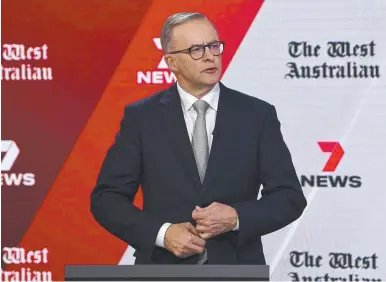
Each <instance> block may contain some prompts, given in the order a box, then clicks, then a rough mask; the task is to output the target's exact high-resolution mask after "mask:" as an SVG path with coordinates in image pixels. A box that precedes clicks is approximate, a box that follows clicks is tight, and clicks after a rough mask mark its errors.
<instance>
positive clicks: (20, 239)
mask: <svg viewBox="0 0 386 282" xmlns="http://www.w3.org/2000/svg"><path fill="white" fill-rule="evenodd" d="M2 9H3V14H2V16H3V21H2V27H3V28H2V33H3V34H2V61H1V64H2V65H1V79H2V82H1V83H2V94H3V95H2V104H3V107H2V127H3V130H2V142H1V151H2V163H1V165H2V173H1V184H2V187H1V194H2V198H1V204H2V205H1V210H2V218H1V219H2V234H1V235H2V273H1V275H2V279H4V280H7V279H8V280H10V279H11V278H15V279H19V280H25V281H28V280H32V279H33V278H36V277H41V278H44V277H45V278H47V279H48V278H51V279H55V280H59V279H63V273H64V272H63V271H64V266H65V265H66V264H133V263H134V258H133V257H132V253H133V249H132V248H131V247H130V246H128V245H127V244H126V243H124V242H122V241H120V240H118V239H117V238H115V237H114V236H112V235H110V234H109V233H107V232H106V231H105V230H103V229H102V228H101V227H100V226H99V225H98V224H97V223H96V222H95V221H94V220H93V218H92V216H91V214H90V212H89V195H90V192H91V190H92V189H93V187H94V185H95V180H96V177H97V174H98V172H99V168H100V165H101V162H102V160H103V158H104V156H105V153H106V150H107V149H108V147H109V146H110V145H111V144H112V142H113V140H114V137H115V133H116V131H117V130H118V128H119V122H120V120H121V118H122V115H123V108H124V106H125V105H126V104H128V103H132V102H134V101H137V100H138V99H141V98H144V97H146V96H149V95H151V94H153V93H154V92H156V91H158V90H160V89H164V88H166V87H168V86H170V85H171V84H172V83H174V81H175V79H174V76H173V75H172V74H171V73H170V71H169V70H168V69H167V68H166V66H165V63H164V62H163V60H162V53H161V51H160V41H159V36H160V30H161V26H162V24H163V21H164V20H165V19H166V17H167V16H169V15H170V14H172V13H175V12H179V11H199V12H203V13H205V14H207V15H208V17H209V18H210V19H211V20H212V21H213V22H214V23H215V25H216V26H217V28H218V31H219V34H220V38H221V39H222V40H224V41H226V43H227V44H226V49H225V52H224V54H223V60H224V73H223V76H222V82H223V83H224V84H225V85H227V86H228V87H231V88H235V89H237V90H239V91H242V92H245V93H247V94H249V95H252V96H255V97H258V98H261V99H263V100H266V101H268V102H270V103H272V104H274V105H275V106H276V108H277V111H278V116H279V119H280V121H281V124H282V132H283V135H284V138H285V141H286V142H287V144H288V146H289V148H290V151H291V153H292V156H293V161H294V164H295V167H296V170H297V172H298V175H299V178H300V181H301V183H302V186H303V190H304V193H305V195H306V196H307V199H308V207H307V209H306V210H305V212H304V214H303V216H302V217H301V218H300V219H299V220H298V221H296V222H294V223H293V224H291V225H290V226H288V227H286V228H284V229H282V230H280V231H278V232H275V233H273V234H269V235H266V236H265V237H263V243H264V251H265V254H266V258H267V263H269V264H270V265H271V278H272V280H289V281H305V280H311V279H312V280H316V279H318V278H319V279H321V280H323V281H329V280H330V281H334V280H335V281H338V280H341V281H364V280H365V279H370V280H367V281H380V280H381V279H382V278H383V279H386V245H385V238H386V224H385V214H386V208H385V204H384V202H385V198H386V186H385V179H384V175H385V172H386V162H385V157H386V146H385V143H386V98H385V93H386V80H385V72H386V37H385V33H384V29H385V26H386V2H385V1H382V0H371V1H369V0H334V1H332V0H324V1H321V0H320V1H307V0H292V1H288V0H267V1H259V0H245V1H242V0H227V1H224V0H211V1H204V0H200V1H198V0H197V1H166V0H165V1H164V0H159V1H158V0H155V1H149V0H130V1H129V0H114V1H110V0H83V1H77V0H56V1H49V0H26V1H22V0H5V1H2ZM155 142H156V140H155ZM135 204H136V205H137V206H138V207H141V206H142V196H141V191H139V192H138V194H137V197H136V200H135ZM344 279H346V280H344ZM371 279H374V280H371Z"/></svg>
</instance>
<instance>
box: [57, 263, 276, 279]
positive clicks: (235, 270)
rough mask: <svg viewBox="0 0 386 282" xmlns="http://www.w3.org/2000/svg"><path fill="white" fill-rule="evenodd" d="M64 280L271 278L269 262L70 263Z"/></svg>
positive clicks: (66, 268)
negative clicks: (254, 263) (262, 263)
mask: <svg viewBox="0 0 386 282" xmlns="http://www.w3.org/2000/svg"><path fill="white" fill-rule="evenodd" d="M64 276H65V278H64V279H65V281H269V266H266V265H68V266H66V267H65V274H64Z"/></svg>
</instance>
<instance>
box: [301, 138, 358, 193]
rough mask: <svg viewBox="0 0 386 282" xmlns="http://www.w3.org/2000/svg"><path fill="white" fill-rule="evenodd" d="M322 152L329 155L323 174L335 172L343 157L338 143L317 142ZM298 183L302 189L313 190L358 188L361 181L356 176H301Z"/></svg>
mask: <svg viewBox="0 0 386 282" xmlns="http://www.w3.org/2000/svg"><path fill="white" fill-rule="evenodd" d="M318 145H319V147H320V149H321V151H322V152H324V153H331V155H330V157H329V158H328V160H327V162H326V164H325V165H324V167H323V172H335V170H336V168H337V167H338V165H339V163H340V161H341V159H342V158H343V155H344V150H343V148H342V146H341V145H340V143H339V142H318ZM300 183H301V185H302V186H303V187H306V186H307V187H313V188H346V187H351V188H360V187H361V186H362V179H361V177H360V176H358V175H335V174H327V175H301V176H300Z"/></svg>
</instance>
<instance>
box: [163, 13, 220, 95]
mask: <svg viewBox="0 0 386 282" xmlns="http://www.w3.org/2000/svg"><path fill="white" fill-rule="evenodd" d="M218 40H219V38H218V34H217V32H216V30H215V28H214V27H213V25H212V24H211V23H210V22H209V21H207V20H205V19H198V20H194V21H191V22H188V23H185V24H182V25H179V26H176V27H175V28H174V29H173V33H172V39H171V45H170V46H171V48H170V51H178V50H183V49H187V48H189V47H192V46H196V45H197V46H199V45H206V44H210V43H213V42H216V41H218ZM214 49H215V48H214ZM214 49H213V50H214ZM196 50H198V49H196V48H194V49H193V52H196ZM196 54H197V52H196ZM171 56H173V59H174V62H175V66H176V69H175V72H176V75H178V76H179V79H182V80H183V81H184V82H185V83H187V84H189V85H190V86H191V87H195V88H196V87H197V88H201V87H208V86H209V87H210V86H213V85H215V84H216V83H217V82H218V81H219V80H220V76H221V71H222V59H221V55H220V56H215V55H213V54H212V52H211V51H210V50H209V48H208V47H206V48H205V54H204V56H203V57H202V58H201V59H198V60H195V59H193V58H192V57H191V56H190V55H189V54H187V53H177V54H173V55H171Z"/></svg>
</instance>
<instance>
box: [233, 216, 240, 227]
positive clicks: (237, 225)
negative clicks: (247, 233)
mask: <svg viewBox="0 0 386 282" xmlns="http://www.w3.org/2000/svg"><path fill="white" fill-rule="evenodd" d="M238 230H239V216H237V224H236V227H235V228H234V229H233V231H238Z"/></svg>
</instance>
